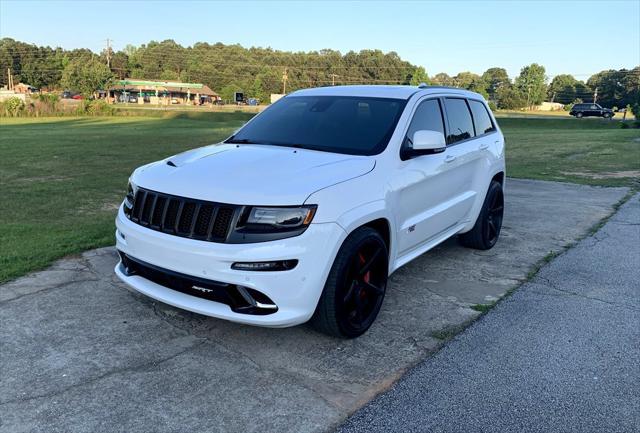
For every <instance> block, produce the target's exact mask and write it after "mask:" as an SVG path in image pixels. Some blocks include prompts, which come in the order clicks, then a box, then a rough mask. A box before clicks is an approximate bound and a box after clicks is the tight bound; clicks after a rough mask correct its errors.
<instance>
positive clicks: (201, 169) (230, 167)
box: [131, 144, 375, 205]
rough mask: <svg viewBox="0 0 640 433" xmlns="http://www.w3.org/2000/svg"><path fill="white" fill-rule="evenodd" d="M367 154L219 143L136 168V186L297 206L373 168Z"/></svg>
mask: <svg viewBox="0 0 640 433" xmlns="http://www.w3.org/2000/svg"><path fill="white" fill-rule="evenodd" d="M374 167H375V159H374V158H372V157H370V156H356V155H342V154H336V153H329V152H319V151H314V150H306V149H293V148H289V147H278V146H267V145H248V144H243V145H240V146H236V145H235V144H220V145H212V146H206V147H202V148H199V149H194V150H190V151H187V152H184V153H181V154H178V155H176V156H173V157H170V158H167V159H165V160H163V161H158V162H154V163H152V164H148V165H145V166H143V167H140V168H139V169H137V170H136V171H135V172H134V173H133V175H132V178H131V180H132V181H133V183H134V184H135V185H138V186H141V187H143V188H147V189H151V190H154V191H159V192H164V193H167V194H173V195H177V196H182V197H190V198H195V199H200V200H207V201H215V202H220V203H230V204H240V205H300V204H303V203H304V202H305V200H306V199H307V197H309V195H311V194H313V193H314V192H316V191H318V190H320V189H323V188H326V187H328V186H331V185H335V184H336V183H340V182H344V181H346V180H349V179H353V178H355V177H358V176H362V175H363V174H366V173H368V172H370V171H371V170H373V168H374Z"/></svg>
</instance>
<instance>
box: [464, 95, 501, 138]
mask: <svg viewBox="0 0 640 433" xmlns="http://www.w3.org/2000/svg"><path fill="white" fill-rule="evenodd" d="M469 107H471V114H473V122H474V125H475V127H476V135H482V134H488V133H490V132H493V131H495V130H496V127H495V126H494V125H493V122H491V116H489V112H488V111H487V107H486V106H485V105H484V104H483V103H482V102H480V101H473V100H471V99H470V100H469Z"/></svg>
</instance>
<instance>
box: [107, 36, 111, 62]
mask: <svg viewBox="0 0 640 433" xmlns="http://www.w3.org/2000/svg"><path fill="white" fill-rule="evenodd" d="M106 50H107V51H106V52H107V67H108V68H111V39H109V38H107V48H106Z"/></svg>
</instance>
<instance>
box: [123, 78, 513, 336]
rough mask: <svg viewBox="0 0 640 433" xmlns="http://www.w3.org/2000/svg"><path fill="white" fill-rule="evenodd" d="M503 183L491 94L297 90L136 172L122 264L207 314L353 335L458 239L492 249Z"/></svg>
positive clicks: (158, 292) (145, 289)
mask: <svg viewBox="0 0 640 433" xmlns="http://www.w3.org/2000/svg"><path fill="white" fill-rule="evenodd" d="M504 181H505V162H504V139H503V136H502V133H501V132H500V129H499V127H498V124H497V123H496V121H495V119H494V117H493V116H492V114H491V112H490V110H489V109H488V107H487V104H486V102H485V101H484V99H483V98H482V96H481V95H479V94H476V93H472V92H468V91H464V90H460V89H452V88H442V87H430V86H424V85H421V86H420V87H417V88H416V87H409V86H339V87H326V88H316V89H307V90H300V91H297V92H294V93H292V94H290V95H288V96H286V97H284V98H282V99H281V100H279V101H278V102H276V103H275V104H273V105H271V106H270V107H269V108H267V109H266V110H264V111H263V112H262V113H261V114H259V115H257V116H255V117H254V118H253V119H252V120H250V121H249V122H248V123H247V124H246V125H244V126H243V127H242V128H241V129H239V130H238V131H237V132H236V133H235V134H234V135H232V136H231V137H229V138H228V139H227V140H226V141H225V142H223V143H220V144H216V145H211V146H207V147H203V148H199V149H194V150H191V151H188V152H185V153H182V154H179V155H176V156H173V157H170V158H167V159H165V160H162V161H158V162H154V163H151V164H148V165H145V166H143V167H140V168H138V169H137V170H135V171H134V173H133V174H132V175H131V179H130V183H129V188H128V194H127V197H126V198H125V200H124V203H123V204H122V206H121V207H120V210H119V212H118V216H117V219H116V226H117V231H116V241H117V249H118V251H119V254H120V258H121V261H120V263H118V265H117V266H116V269H115V272H116V274H117V275H118V276H119V277H120V278H121V279H122V281H124V282H125V283H126V284H128V285H129V286H131V287H132V288H134V289H135V290H137V291H139V292H141V293H143V294H145V295H148V296H150V297H152V298H155V299H157V300H159V301H162V302H165V303H167V304H171V305H173V306H176V307H179V308H183V309H186V310H190V311H194V312H196V313H200V314H205V315H208V316H213V317H218V318H222V319H227V320H232V321H236V322H241V323H247V324H251V325H261V326H272V327H285V326H292V325H296V324H300V323H304V322H307V321H309V320H310V321H311V322H312V324H313V325H314V326H315V327H316V328H317V329H319V330H321V331H323V332H325V333H328V334H331V335H335V336H341V337H356V336H358V335H360V334H362V333H364V332H365V331H366V330H367V329H368V328H369V327H370V326H371V324H372V323H373V321H374V320H375V318H376V316H377V314H378V311H379V310H380V307H381V305H382V300H383V298H384V295H385V290H386V286H387V278H388V276H389V275H390V274H391V273H392V272H393V271H395V270H396V269H398V268H399V267H400V266H402V265H404V264H405V263H407V262H409V261H410V260H412V259H414V258H416V257H418V256H419V255H421V254H423V253H424V252H425V251H427V250H429V249H430V248H433V247H434V246H436V245H438V244H439V243H441V242H442V241H444V240H446V239H447V238H450V237H451V236H454V235H458V236H459V238H460V241H461V242H462V244H463V245H466V246H469V247H473V248H479V249H488V248H491V247H492V246H493V245H494V244H495V243H496V241H497V239H498V235H499V233H500V227H501V224H502V215H503V186H504Z"/></svg>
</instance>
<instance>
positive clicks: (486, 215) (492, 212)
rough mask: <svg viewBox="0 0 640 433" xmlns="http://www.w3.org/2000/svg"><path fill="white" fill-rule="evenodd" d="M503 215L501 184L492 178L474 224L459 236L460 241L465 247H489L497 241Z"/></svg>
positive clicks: (486, 248)
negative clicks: (469, 229)
mask: <svg viewBox="0 0 640 433" xmlns="http://www.w3.org/2000/svg"><path fill="white" fill-rule="evenodd" d="M503 215H504V195H503V193H502V185H501V184H500V182H497V181H495V180H492V181H491V184H490V185H489V190H488V191H487V195H486V197H485V198H484V203H483V204H482V209H481V210H480V215H478V219H477V220H476V223H475V225H474V226H473V228H472V229H471V231H469V232H467V233H463V234H461V235H460V236H459V238H458V239H459V240H460V243H461V244H462V245H464V246H465V247H469V248H475V249H477V250H488V249H491V248H492V247H493V246H494V245H495V244H496V242H498V237H499V236H500V229H501V228H502V218H503Z"/></svg>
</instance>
